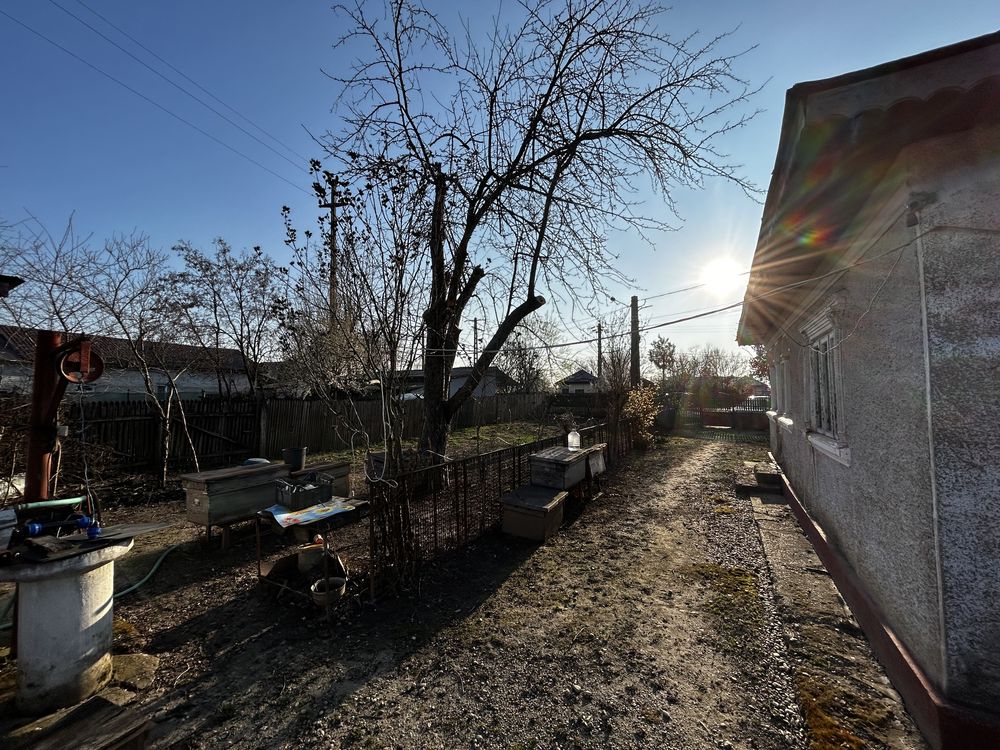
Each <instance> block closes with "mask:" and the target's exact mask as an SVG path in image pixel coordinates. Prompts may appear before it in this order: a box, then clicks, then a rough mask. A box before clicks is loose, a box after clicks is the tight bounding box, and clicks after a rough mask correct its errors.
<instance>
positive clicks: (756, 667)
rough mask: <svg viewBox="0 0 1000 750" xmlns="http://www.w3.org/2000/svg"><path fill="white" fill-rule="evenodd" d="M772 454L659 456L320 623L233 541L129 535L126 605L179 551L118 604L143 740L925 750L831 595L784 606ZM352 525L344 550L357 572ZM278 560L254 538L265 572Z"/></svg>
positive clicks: (175, 514) (129, 517)
mask: <svg viewBox="0 0 1000 750" xmlns="http://www.w3.org/2000/svg"><path fill="white" fill-rule="evenodd" d="M764 458H766V448H765V447H764V446H761V445H748V444H741V443H731V442H716V441H704V440H695V439H684V438H673V439H670V440H667V441H664V442H661V443H658V444H657V445H655V446H654V447H653V448H652V449H650V450H648V451H645V452H642V453H636V454H634V455H633V457H632V458H631V459H629V460H627V461H626V462H625V463H624V465H622V466H620V467H618V468H617V469H616V470H615V471H613V472H611V473H610V474H609V475H608V476H607V477H606V479H605V481H604V493H603V495H601V496H600V497H598V498H596V499H593V500H590V501H588V502H587V503H585V504H581V505H578V506H575V507H571V508H569V509H568V510H567V517H566V521H565V525H564V527H563V528H562V530H561V531H560V533H559V534H558V535H557V536H556V537H555V538H554V539H553V540H551V541H550V542H549V543H547V544H545V545H535V544H531V543H527V542H523V543H522V542H520V541H519V540H515V539H511V538H507V537H504V536H502V535H500V534H493V535H489V536H487V537H485V538H483V539H481V540H480V541H479V542H477V543H476V544H474V545H472V546H471V547H469V548H467V549H466V550H465V551H463V552H461V553H456V554H454V555H452V556H450V557H448V558H445V559H442V560H440V561H439V562H438V563H436V564H434V565H432V566H429V567H427V568H425V570H424V571H423V576H422V579H421V580H422V583H421V587H420V590H419V591H415V592H410V593H409V594H408V595H401V596H398V597H396V598H393V599H385V600H380V601H376V602H371V601H370V599H369V598H368V597H367V596H364V595H361V594H360V592H358V593H359V595H358V596H355V597H350V598H348V599H347V600H345V601H344V602H342V603H341V604H340V605H339V607H338V608H337V609H336V610H335V612H334V617H333V620H332V622H330V623H327V622H326V621H325V620H324V618H323V616H322V615H321V614H317V612H316V610H314V609H310V608H308V607H302V606H296V605H295V600H292V599H288V598H284V599H278V600H276V599H275V597H274V596H273V595H271V593H270V592H269V590H268V591H265V590H262V589H261V586H260V584H258V583H257V580H256V566H255V545H254V541H253V536H252V534H249V533H247V532H246V531H244V532H243V533H242V534H239V533H237V534H236V535H235V539H234V544H233V546H232V548H231V549H229V550H227V551H225V552H223V551H220V550H218V549H216V548H214V547H213V548H207V547H206V546H205V545H204V544H203V541H202V539H201V536H200V535H199V530H198V529H196V528H195V527H193V526H188V525H186V524H184V525H178V526H176V527H172V528H170V529H167V530H164V531H162V532H157V533H156V534H151V535H148V536H145V537H140V538H139V539H138V540H137V541H136V549H135V551H134V552H133V553H132V554H130V555H129V556H127V557H126V558H124V560H123V561H122V564H120V565H119V569H118V571H117V577H118V578H119V581H118V584H117V585H116V588H117V589H119V590H121V589H122V588H124V586H126V585H128V584H130V583H132V582H134V581H136V580H138V579H139V578H140V577H141V576H143V575H145V573H146V572H147V571H148V570H149V568H150V567H151V566H152V564H153V563H154V562H155V560H156V559H157V558H158V557H159V556H160V554H161V553H162V551H163V550H164V549H165V548H166V547H168V546H169V545H173V544H179V545H180V546H179V547H177V549H176V550H175V551H173V552H172V553H170V555H169V556H168V557H167V558H166V559H165V560H164V562H163V564H162V568H161V569H160V571H159V572H158V573H157V574H156V576H155V577H154V578H153V579H152V580H151V581H150V582H149V583H148V584H146V585H145V586H144V587H143V588H141V589H140V590H139V591H138V592H137V593H136V594H133V595H130V596H129V597H126V598H123V599H121V600H119V601H118V603H117V604H116V616H117V617H116V620H117V621H116V651H118V652H121V653H129V652H140V651H141V652H145V653H150V654H155V655H156V656H158V657H159V659H160V661H159V668H158V671H157V672H156V675H155V678H154V679H153V681H152V684H151V685H149V686H148V687H146V688H145V689H142V690H138V691H137V692H138V695H137V698H136V704H135V705H137V706H138V707H139V709H140V710H144V711H146V712H148V713H149V714H150V715H151V716H152V717H153V718H154V719H155V721H156V725H155V728H154V730H153V735H152V737H153V739H152V746H153V747H163V748H166V747H177V748H210V747H212V748H214V747H240V748H247V747H261V748H293V747H294V748H300V747H301V748H330V747H345V748H350V747H353V748H383V747H384V748H459V747H468V748H502V749H503V750H512V749H513V748H524V749H527V748H549V747H554V748H605V747H611V748H648V747H656V748H747V749H749V748H754V749H760V750H764V749H766V748H774V749H775V750H777V749H779V748H780V749H781V750H785V749H786V748H793V749H794V748H817V749H820V748H821V749H823V750H826V749H827V748H839V747H873V748H877V747H893V748H896V747H899V748H919V747H922V744H921V741H920V740H919V737H918V736H917V735H916V734H915V732H914V730H913V728H912V725H911V724H910V723H909V719H908V718H907V716H906V714H905V711H903V709H902V707H901V705H900V703H899V699H898V696H896V695H895V693H894V692H893V691H892V689H891V688H890V687H888V685H887V683H886V682H885V679H884V676H882V674H881V672H880V670H879V667H878V665H877V663H875V662H874V660H872V659H871V656H870V653H868V652H867V646H866V644H865V642H864V640H863V638H861V637H860V636H859V635H858V633H857V632H856V629H855V630H851V627H850V618H849V615H848V614H846V613H845V612H844V611H843V609H842V607H841V605H840V604H839V602H838V600H837V599H836V595H835V593H833V594H831V593H829V591H827V592H826V594H824V596H825V597H826V598H825V599H822V601H821V602H820V603H818V604H816V605H815V606H813V605H812V604H810V602H811V599H810V596H809V595H808V594H807V593H802V592H803V591H805V589H802V590H801V591H800V594H801V596H793V595H789V594H788V591H790V589H787V588H785V589H782V591H784V593H782V592H781V591H778V590H776V585H777V583H781V582H782V581H785V582H786V583H787V581H786V579H787V576H786V575H785V573H782V575H780V576H777V577H776V576H775V575H774V574H773V571H772V564H771V563H770V562H769V560H768V556H767V555H766V554H765V547H767V548H768V550H769V551H770V549H771V548H772V547H773V548H774V549H776V550H781V549H785V548H786V547H788V545H789V544H791V545H792V547H791V548H789V549H792V552H790V553H788V555H786V556H785V557H783V558H781V559H782V570H783V571H785V572H787V571H786V570H785V569H786V568H787V570H793V569H794V568H795V567H796V566H798V567H802V566H803V565H805V563H803V562H802V560H801V559H798V558H795V557H794V555H795V554H799V553H801V554H805V551H804V550H802V549H800V548H794V545H795V544H799V543H801V534H798V535H797V536H796V533H795V531H794V526H793V525H792V526H790V525H789V524H793V522H792V521H790V520H789V519H788V518H787V517H785V518H784V519H782V518H781V517H778V518H777V520H775V521H774V523H777V524H779V525H780V524H784V526H780V529H781V530H782V533H781V534H774V533H771V531H765V532H764V539H765V543H762V538H761V532H760V531H758V523H757V522H756V521H755V510H754V504H753V502H752V500H751V499H750V498H749V497H747V496H741V495H738V494H736V492H735V490H734V482H733V478H734V472H736V471H737V470H738V469H741V467H743V466H744V462H745V461H748V460H749V461H757V460H762V459H764ZM151 510H155V515H156V516H157V517H159V518H176V519H181V518H182V517H183V505H182V503H180V502H179V501H166V502H162V503H159V504H158V505H156V506H143V507H130V508H120V509H117V510H111V511H109V516H110V519H109V520H110V522H122V521H133V520H140V519H142V520H149V518H150V515H151ZM758 515H759V510H758ZM769 520H773V519H769ZM789 528H791V529H792V533H791V536H783V534H784V533H785V531H787V530H788V529H789ZM365 529H366V527H365V526H364V524H360V525H358V526H357V527H356V531H353V532H350V533H354V534H356V536H357V538H356V539H355V541H354V542H351V541H350V537H349V536H348V537H345V540H341V542H340V544H341V545H342V547H346V549H344V550H343V554H342V556H343V557H344V558H345V560H346V562H347V563H348V566H349V567H350V566H351V564H352V555H354V554H355V553H357V554H361V552H362V551H361V550H360V549H358V550H352V549H351V545H352V544H355V545H363V543H364V539H366V536H364V534H363V533H358V531H357V530H360V531H361V532H363V531H364V530H365ZM796 539H798V541H796ZM768 540H770V541H768ZM279 553H280V549H279V548H278V547H277V546H276V545H275V543H274V541H273V540H271V539H269V540H268V545H267V547H266V548H265V556H266V557H274V556H276V555H277V554H279ZM776 554H777V553H776ZM778 557H781V555H780V554H778ZM803 559H804V558H803ZM789 561H790V562H789ZM817 566H819V563H818V561H816V560H815V559H814V558H813V559H811V560H809V562H808V565H807V567H817ZM819 567H820V570H821V566H819ZM776 582H777V583H776ZM824 583H825V585H826V586H828V587H830V586H832V584H830V583H829V580H828V579H826V580H825V582H824ZM782 585H784V584H782ZM800 589H801V587H800ZM831 607H832V608H833V610H835V612H836V613H839V615H838V616H839V618H840V619H839V620H837V619H836V618H833V619H831V617H830V611H831V610H830V608H831ZM824 622H825V623H826V624H827V625H830V623H833V625H831V626H829V627H825V629H823V630H822V633H821V637H820V638H819V639H818V641H817V642H818V643H819V644H820V645H819V647H818V650H817V649H813V650H810V646H809V641H810V639H812V638H813V637H814V635H813V634H814V632H817V630H818V629H819V627H820V624H821V623H824ZM837 623H840V625H839V626H838V625H837ZM824 670H828V671H830V672H831V673H836V674H838V675H840V676H841V677H844V679H837V680H829V681H825V682H824V681H823V675H824ZM820 689H822V690H823V691H825V693H824V694H823V695H821V696H820V695H817V691H819V690H820ZM857 706H860V707H863V708H862V709H859V710H856V711H855V710H852V707H857ZM817 711H822V714H821V716H820V714H818V713H817ZM817 716H820V718H821V719H822V722H821V723H817ZM834 730H835V731H834ZM855 740H857V742H859V743H862V744H853V743H854V741H855Z"/></svg>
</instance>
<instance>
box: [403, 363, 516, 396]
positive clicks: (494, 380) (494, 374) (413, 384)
mask: <svg viewBox="0 0 1000 750" xmlns="http://www.w3.org/2000/svg"><path fill="white" fill-rule="evenodd" d="M471 374H472V368H471V367H453V368H452V370H451V381H450V383H449V386H448V397H449V398H450V397H451V396H454V395H455V393H456V392H457V391H458V389H459V388H461V387H462V386H463V385H465V382H466V381H467V380H468V379H469V376H470V375H471ZM516 388H517V382H516V381H515V380H514V379H513V378H511V377H510V375H508V374H507V373H506V372H504V371H503V370H501V369H500V368H499V367H490V368H487V370H486V374H485V375H483V379H482V380H481V381H479V385H477V386H476V388H475V390H473V392H472V396H473V398H483V397H485V396H495V395H497V394H498V393H504V392H507V391H512V390H515V389H516ZM403 391H404V393H408V394H413V395H414V396H417V397H419V396H422V395H423V392H424V371H423V370H410V371H408V372H407V373H405V374H404V375H403Z"/></svg>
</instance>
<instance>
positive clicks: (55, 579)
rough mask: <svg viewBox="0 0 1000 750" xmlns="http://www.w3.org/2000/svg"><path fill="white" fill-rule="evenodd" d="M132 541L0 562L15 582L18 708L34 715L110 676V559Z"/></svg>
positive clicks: (2, 572) (3, 575)
mask: <svg viewBox="0 0 1000 750" xmlns="http://www.w3.org/2000/svg"><path fill="white" fill-rule="evenodd" d="M132 543H133V541H132V540H131V539H127V540H124V541H122V542H118V543H116V544H112V545H110V546H108V547H101V548H100V549H96V550H94V551H92V552H86V553H84V554H82V555H77V556H75V557H69V558H66V559H63V560H57V561H55V562H42V563H34V564H21V565H12V566H10V567H7V568H0V580H4V581H14V582H16V583H17V589H18V605H17V668H18V671H17V706H18V709H19V710H21V711H23V712H24V713H27V714H34V715H38V714H44V713H48V712H50V711H53V710H55V709H58V708H63V707H65V706H71V705H73V704H75V703H79V702H80V701H82V700H85V699H86V698H89V697H90V696H91V695H93V694H94V693H96V692H97V691H98V690H100V689H101V688H102V687H104V686H105V685H106V684H107V683H108V681H109V680H110V679H111V640H112V635H113V632H112V626H113V622H112V620H113V617H112V608H113V597H114V581H115V562H114V561H115V560H116V559H117V558H119V557H121V556H122V555H124V554H125V553H126V552H128V551H129V550H130V549H132Z"/></svg>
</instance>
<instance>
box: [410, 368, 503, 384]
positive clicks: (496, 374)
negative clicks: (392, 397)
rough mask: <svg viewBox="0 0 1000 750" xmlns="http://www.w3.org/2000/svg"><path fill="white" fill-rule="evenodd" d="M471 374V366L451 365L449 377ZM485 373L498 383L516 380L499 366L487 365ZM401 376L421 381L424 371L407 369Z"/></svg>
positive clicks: (465, 376) (462, 376)
mask: <svg viewBox="0 0 1000 750" xmlns="http://www.w3.org/2000/svg"><path fill="white" fill-rule="evenodd" d="M471 374H472V368H471V367H465V366H462V367H453V368H451V379H452V380H455V379H457V378H467V377H469V375H471ZM486 375H487V377H489V376H491V375H492V376H493V378H494V379H495V380H496V381H497V383H499V384H500V385H516V382H515V381H514V379H513V378H512V377H511V376H510V375H508V374H507V373H506V372H504V371H503V370H501V369H500V368H499V367H495V366H494V367H487V368H486ZM403 377H404V378H405V379H406V380H410V381H415V382H423V380H424V371H423V370H407V371H406V372H405V373H403Z"/></svg>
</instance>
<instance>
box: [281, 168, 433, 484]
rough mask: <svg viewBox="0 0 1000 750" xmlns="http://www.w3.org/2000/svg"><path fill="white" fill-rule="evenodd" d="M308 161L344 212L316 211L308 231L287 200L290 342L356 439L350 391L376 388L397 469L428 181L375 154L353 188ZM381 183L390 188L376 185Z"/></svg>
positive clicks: (417, 331) (321, 187) (417, 323)
mask: <svg viewBox="0 0 1000 750" xmlns="http://www.w3.org/2000/svg"><path fill="white" fill-rule="evenodd" d="M312 166H313V171H314V173H315V174H316V178H317V180H316V182H315V184H314V185H313V187H314V190H315V191H316V195H317V199H318V203H319V205H320V206H321V207H323V208H329V207H330V205H333V206H335V207H337V208H338V209H339V212H338V213H336V214H334V213H333V212H331V213H330V214H328V215H323V216H321V217H320V222H319V224H320V235H319V238H318V241H317V239H316V238H315V237H314V235H313V234H311V233H309V232H306V233H304V234H303V239H300V237H299V233H298V232H297V231H296V230H295V229H294V228H293V227H292V225H291V221H290V218H289V212H288V210H287V209H286V210H285V216H286V229H287V233H288V239H287V240H286V242H287V244H288V245H289V246H290V247H291V248H292V251H293V255H294V259H293V261H292V264H291V271H290V273H289V274H288V277H287V278H288V285H289V291H288V294H287V297H286V302H285V304H284V305H283V306H282V308H281V319H282V328H283V332H284V344H285V351H286V354H287V355H288V358H289V359H290V360H291V361H292V362H293V363H294V364H295V366H296V368H297V372H298V373H299V375H300V377H301V378H302V379H303V382H304V383H306V384H307V387H308V389H309V391H310V392H311V393H313V394H314V395H317V396H319V397H321V398H323V399H325V400H326V402H327V405H328V407H329V408H330V411H331V412H332V413H333V414H334V415H335V416H337V417H338V421H339V424H340V426H341V428H344V429H347V430H350V431H351V440H352V442H353V441H354V440H356V439H357V440H360V441H361V442H363V443H364V444H365V447H371V445H370V442H369V441H370V437H371V436H370V435H368V434H365V433H363V432H362V431H361V430H359V429H358V425H357V424H356V420H355V419H354V417H355V416H356V415H354V414H353V412H352V407H353V401H352V399H351V398H349V396H351V395H352V394H356V393H358V392H359V391H361V390H362V389H364V390H369V391H370V390H372V389H374V390H376V392H377V394H378V398H379V399H380V400H381V404H382V432H383V445H384V448H385V457H386V461H385V467H386V468H385V471H386V473H394V472H395V471H396V470H397V468H398V467H399V465H400V461H401V458H402V438H403V435H402V417H403V401H402V398H401V397H402V393H403V388H404V385H405V378H406V375H407V374H408V373H409V372H410V370H411V369H412V368H413V365H414V363H415V362H416V361H417V358H418V353H419V350H420V346H421V344H422V341H423V334H424V324H423V320H422V318H421V315H420V307H419V305H420V302H421V300H423V299H425V297H426V289H425V288H424V286H423V285H424V283H425V280H426V277H427V273H426V270H427V269H426V265H427V259H426V255H425V253H424V252H423V251H422V248H423V246H424V244H425V243H426V241H427V233H428V231H429V227H428V225H427V214H426V213H425V212H423V211H420V210H416V209H417V208H418V207H419V206H420V205H421V204H422V202H423V201H424V200H425V197H426V185H425V184H422V183H421V182H420V181H419V180H414V181H407V180H404V179H401V175H400V174H399V172H398V169H397V167H396V166H394V165H393V164H389V163H380V164H375V163H373V164H372V167H373V169H372V171H371V172H370V173H368V174H367V175H364V177H365V180H364V181H363V185H364V186H363V187H360V188H357V189H352V188H350V187H347V186H345V185H344V184H343V183H342V182H340V180H339V179H338V178H336V177H335V176H334V175H333V174H331V173H329V172H323V171H322V170H321V169H320V168H319V165H318V164H317V163H314V164H313V165H312ZM385 183H390V184H393V185H394V188H393V189H392V190H381V189H376V188H374V187H372V186H373V185H375V184H385ZM333 247H335V248H336V252H331V248H333ZM333 258H336V262H335V263H334V261H333ZM334 275H335V276H337V277H338V279H337V280H336V281H331V276H334ZM345 396H348V398H345ZM376 478H378V477H376Z"/></svg>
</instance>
